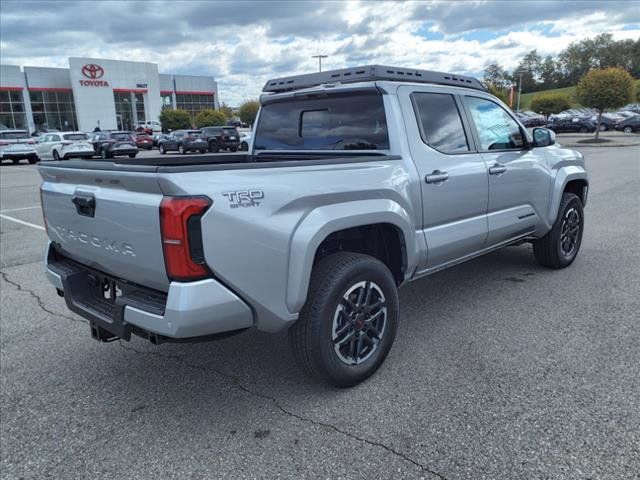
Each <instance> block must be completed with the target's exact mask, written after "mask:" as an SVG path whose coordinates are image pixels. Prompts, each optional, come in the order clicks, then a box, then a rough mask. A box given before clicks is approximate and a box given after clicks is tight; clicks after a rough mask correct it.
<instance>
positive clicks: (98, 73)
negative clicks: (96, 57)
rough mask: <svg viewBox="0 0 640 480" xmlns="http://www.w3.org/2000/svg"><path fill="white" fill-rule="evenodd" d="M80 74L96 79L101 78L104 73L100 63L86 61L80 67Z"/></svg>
mask: <svg viewBox="0 0 640 480" xmlns="http://www.w3.org/2000/svg"><path fill="white" fill-rule="evenodd" d="M82 75H84V76H85V77H87V78H90V79H91V80H96V79H98V78H102V76H103V75H104V68H102V67H101V66H100V65H96V64H95V63H88V64H87V65H85V66H84V67H82Z"/></svg>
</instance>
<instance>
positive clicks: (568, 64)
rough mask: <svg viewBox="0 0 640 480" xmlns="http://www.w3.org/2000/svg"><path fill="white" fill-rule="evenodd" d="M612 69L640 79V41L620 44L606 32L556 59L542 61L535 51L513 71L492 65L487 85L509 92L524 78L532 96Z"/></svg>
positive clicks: (574, 45) (486, 74) (524, 88)
mask: <svg viewBox="0 0 640 480" xmlns="http://www.w3.org/2000/svg"><path fill="white" fill-rule="evenodd" d="M610 67H617V68H622V69H624V70H626V71H627V72H629V73H630V74H631V75H632V76H633V77H634V78H640V38H639V39H637V40H618V41H616V40H614V39H613V36H612V35H611V34H610V33H603V34H601V35H598V36H597V37H595V38H587V39H585V40H581V41H578V42H573V43H571V44H570V45H569V46H568V47H567V48H565V49H564V50H562V51H561V52H560V53H559V54H558V55H557V56H555V57H553V56H551V55H548V56H546V57H545V58H542V57H541V56H540V54H538V52H537V50H535V49H534V50H531V51H530V52H529V53H527V54H526V55H525V56H524V57H523V58H522V60H521V61H520V63H519V64H518V66H517V67H516V68H515V69H514V70H513V71H511V72H509V71H507V70H505V69H504V68H503V67H502V66H501V65H500V64H499V63H497V62H494V63H491V64H490V65H488V66H487V67H486V69H485V71H484V82H485V84H486V86H487V87H488V88H489V89H490V90H491V91H492V92H495V91H505V90H506V89H508V88H509V87H510V86H511V85H518V84H519V83H520V78H522V85H521V86H522V93H529V92H537V91H540V90H550V89H554V88H562V87H570V86H573V85H576V84H577V83H578V81H579V80H580V79H581V78H582V77H584V76H585V75H586V74H587V73H588V72H589V71H590V70H592V69H604V68H610ZM520 75H522V77H521V76H520Z"/></svg>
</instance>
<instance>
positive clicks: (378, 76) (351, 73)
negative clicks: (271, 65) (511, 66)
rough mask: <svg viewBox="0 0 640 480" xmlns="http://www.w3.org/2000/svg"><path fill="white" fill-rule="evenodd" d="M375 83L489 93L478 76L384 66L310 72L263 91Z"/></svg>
mask: <svg viewBox="0 0 640 480" xmlns="http://www.w3.org/2000/svg"><path fill="white" fill-rule="evenodd" d="M374 80H392V81H394V82H412V83H435V84H438V85H453V86H456V87H467V88H473V89H476V90H482V91H486V89H485V88H484V85H482V83H480V81H479V80H478V79H476V78H474V77H468V76H466V75H456V74H453V73H443V72H434V71H431V70H418V69H415V68H398V67H386V66H384V65H366V66H363V67H352V68H341V69H339V70H327V71H326V72H318V73H307V74H304V75H293V76H290V77H281V78H274V79H272V80H269V81H268V82H267V83H266V84H265V86H264V88H263V89H262V91H263V92H272V93H277V92H288V91H291V90H300V89H302V88H309V87H315V86H318V85H323V84H326V83H336V82H340V83H354V82H369V81H374Z"/></svg>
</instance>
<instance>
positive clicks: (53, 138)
mask: <svg viewBox="0 0 640 480" xmlns="http://www.w3.org/2000/svg"><path fill="white" fill-rule="evenodd" d="M51 141H52V142H59V141H60V135H51Z"/></svg>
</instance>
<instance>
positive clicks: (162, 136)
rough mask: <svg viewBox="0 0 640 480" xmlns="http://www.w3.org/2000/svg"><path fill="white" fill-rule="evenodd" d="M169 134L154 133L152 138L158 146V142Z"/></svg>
mask: <svg viewBox="0 0 640 480" xmlns="http://www.w3.org/2000/svg"><path fill="white" fill-rule="evenodd" d="M168 137H169V134H168V133H154V134H153V135H151V140H152V141H153V146H154V147H157V146H158V142H159V141H160V140H162V139H165V138H168Z"/></svg>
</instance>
